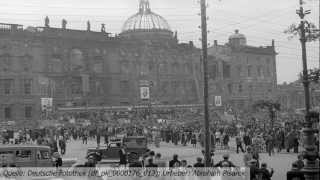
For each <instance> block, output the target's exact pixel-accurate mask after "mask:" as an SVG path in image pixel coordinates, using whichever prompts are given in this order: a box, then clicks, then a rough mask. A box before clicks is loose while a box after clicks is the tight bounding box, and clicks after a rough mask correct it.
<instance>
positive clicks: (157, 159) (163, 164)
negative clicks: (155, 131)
mask: <svg viewBox="0 0 320 180" xmlns="http://www.w3.org/2000/svg"><path fill="white" fill-rule="evenodd" d="M154 163H155V164H157V165H158V167H163V168H164V167H167V163H166V161H164V160H162V159H161V154H160V153H157V154H156V156H155V161H154Z"/></svg>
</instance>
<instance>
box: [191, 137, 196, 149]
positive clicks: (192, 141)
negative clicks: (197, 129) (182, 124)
mask: <svg viewBox="0 0 320 180" xmlns="http://www.w3.org/2000/svg"><path fill="white" fill-rule="evenodd" d="M191 144H192V147H193V148H196V147H197V136H196V134H192V136H191Z"/></svg>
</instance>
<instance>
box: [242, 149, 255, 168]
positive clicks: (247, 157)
mask: <svg viewBox="0 0 320 180" xmlns="http://www.w3.org/2000/svg"><path fill="white" fill-rule="evenodd" d="M252 159H253V157H252V150H251V147H250V146H248V147H247V152H246V153H245V154H244V155H243V162H244V165H245V166H246V167H249V166H250V163H249V162H250V161H251V160H252Z"/></svg>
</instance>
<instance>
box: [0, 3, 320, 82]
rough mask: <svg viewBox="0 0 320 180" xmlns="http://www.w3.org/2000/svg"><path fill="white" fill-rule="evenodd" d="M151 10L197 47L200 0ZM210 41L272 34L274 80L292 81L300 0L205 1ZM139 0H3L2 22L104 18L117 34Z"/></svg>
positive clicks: (315, 48) (74, 23) (313, 6)
mask: <svg viewBox="0 0 320 180" xmlns="http://www.w3.org/2000/svg"><path fill="white" fill-rule="evenodd" d="M149 1H150V4H151V9H152V11H154V12H156V13H158V14H160V15H162V16H163V17H164V18H166V19H167V21H168V22H169V24H170V26H171V28H172V30H174V31H175V30H177V31H178V36H179V39H180V41H184V42H188V41H194V42H195V44H196V45H197V46H198V47H200V42H199V38H200V35H201V34H200V30H199V28H198V26H199V25H200V16H198V14H199V13H200V10H199V9H200V8H199V3H198V0H149ZM305 1H306V2H307V4H306V5H305V7H306V9H310V10H311V11H312V14H310V15H309V16H308V17H307V19H309V20H310V21H313V22H315V23H316V24H317V25H318V17H319V9H318V8H319V5H318V4H319V0H305ZM207 2H208V4H209V7H208V16H209V21H208V29H209V31H210V33H209V38H208V40H209V43H210V44H213V41H214V40H215V39H216V40H218V42H219V43H220V44H224V43H226V42H227V39H228V36H229V35H231V34H232V33H233V32H234V30H235V29H239V30H240V33H243V34H245V35H246V36H247V41H248V44H249V45H255V46H265V45H271V40H272V39H275V41H276V47H277V52H278V53H279V55H278V56H277V65H278V66H277V71H278V72H277V73H278V83H282V82H284V81H287V82H292V81H294V80H296V79H297V78H298V74H299V72H301V69H302V65H301V50H300V49H301V48H300V43H299V40H298V39H297V38H295V39H292V40H288V35H286V34H284V33H283V31H284V30H285V29H286V28H287V27H288V26H289V25H290V24H292V23H297V22H298V21H299V19H298V16H297V15H296V14H295V11H296V9H297V8H298V5H299V4H298V2H299V0H221V1H219V0H207ZM138 4H139V0H28V1H26V0H1V1H0V12H1V13H0V22H3V23H17V24H22V25H24V26H25V27H27V26H43V24H44V17H45V16H46V15H48V16H49V18H50V25H51V26H54V27H61V19H62V18H65V19H66V20H67V21H68V25H67V27H68V28H73V29H83V30H85V29H86V21H87V20H90V21H91V27H92V29H93V30H97V31H98V30H99V29H100V24H101V23H105V24H106V28H107V31H109V32H111V33H116V34H118V33H120V32H121V28H122V25H123V23H124V21H125V20H126V19H127V18H128V17H129V16H131V15H132V14H134V13H136V12H137V9H138ZM307 50H308V51H307V53H308V66H309V67H310V68H312V67H318V66H319V43H318V42H317V43H308V49H307Z"/></svg>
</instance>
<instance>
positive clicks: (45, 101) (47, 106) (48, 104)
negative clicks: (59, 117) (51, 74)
mask: <svg viewBox="0 0 320 180" xmlns="http://www.w3.org/2000/svg"><path fill="white" fill-rule="evenodd" d="M52 101H53V99H52V98H41V110H42V111H52Z"/></svg>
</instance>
